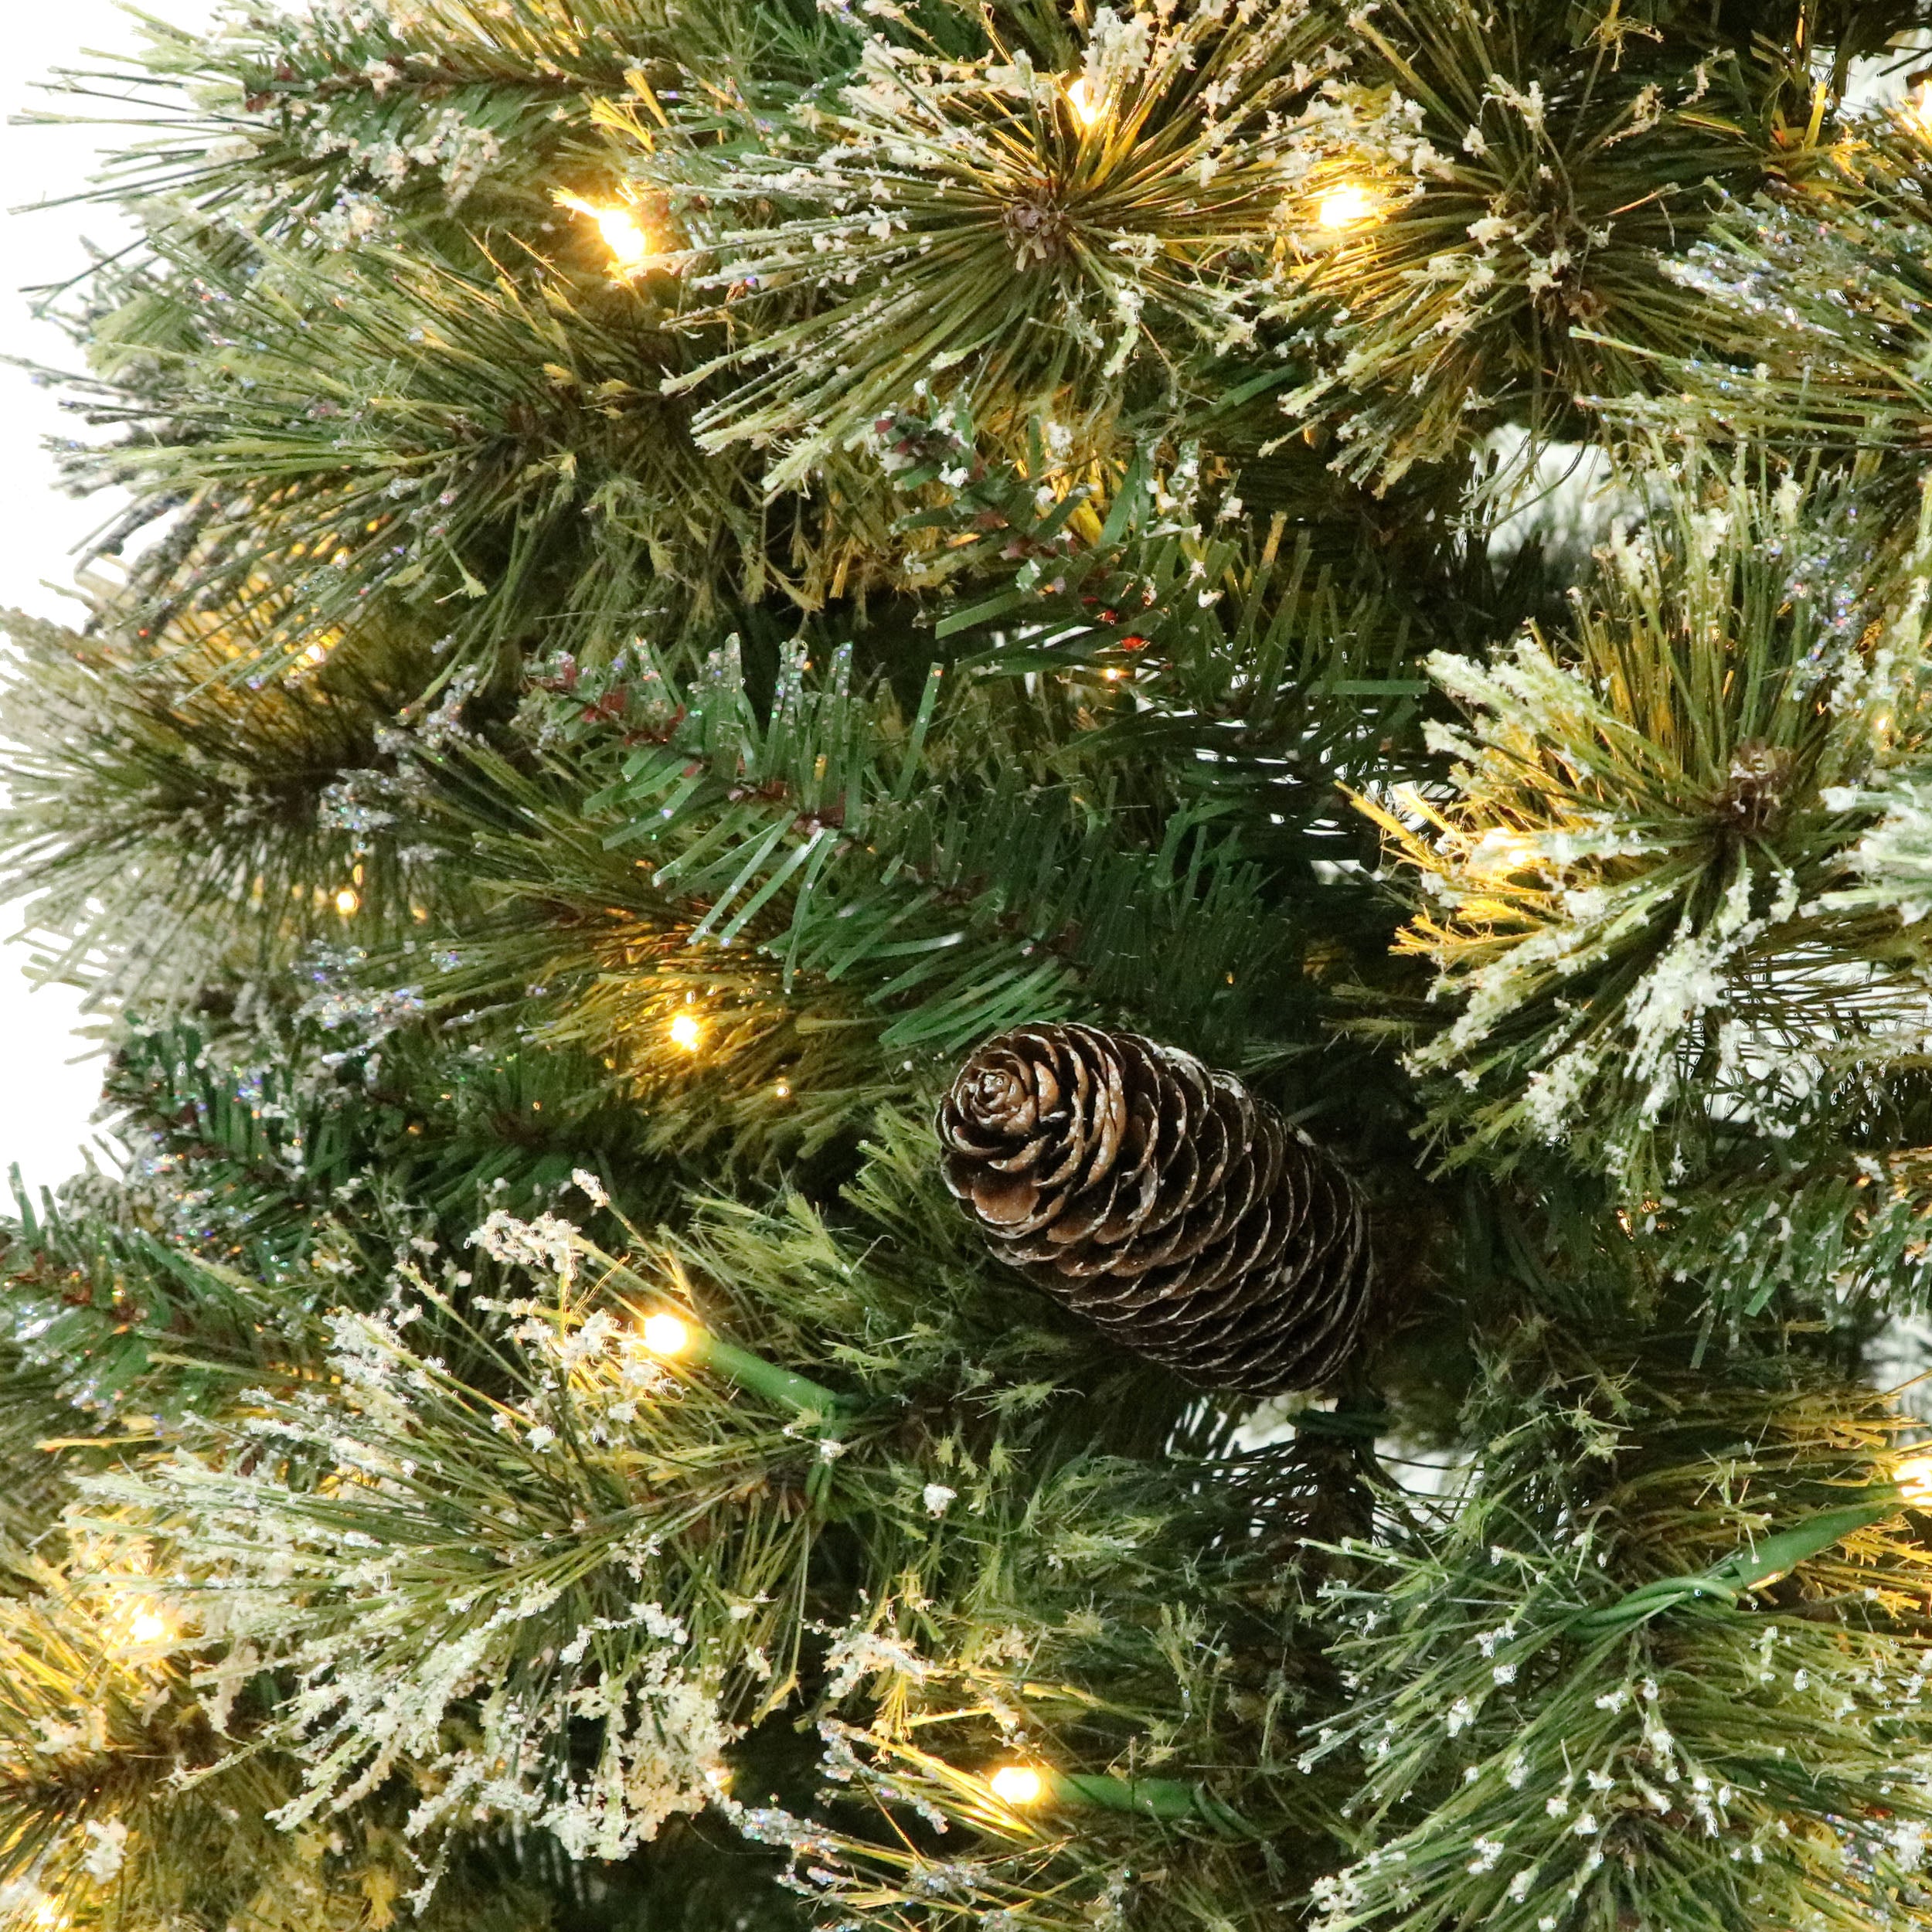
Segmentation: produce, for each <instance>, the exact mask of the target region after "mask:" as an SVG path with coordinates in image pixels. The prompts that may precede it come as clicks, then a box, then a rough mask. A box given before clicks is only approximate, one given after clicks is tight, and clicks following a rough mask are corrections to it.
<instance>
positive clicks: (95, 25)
mask: <svg viewBox="0 0 1932 1932" xmlns="http://www.w3.org/2000/svg"><path fill="white" fill-rule="evenodd" d="M145 4H146V5H147V8H148V11H149V12H151V13H153V14H155V15H158V17H160V18H162V19H167V20H168V21H170V22H173V23H175V24H176V25H178V26H185V27H197V26H205V25H206V23H207V22H208V20H209V18H210V17H211V15H212V14H213V10H214V7H213V0H145ZM4 11H5V15H6V39H7V49H6V59H5V62H4V63H0V117H5V120H6V121H9V122H11V121H12V120H13V119H14V117H16V116H18V115H21V114H32V113H46V112H53V113H61V114H68V113H74V112H77V111H94V112H98V113H100V114H111V113H112V112H114V108H113V107H112V105H111V104H107V103H100V102H97V103H94V104H93V106H92V107H91V108H90V107H88V104H85V103H80V102H72V101H66V100H62V99H61V98H60V97H59V96H56V95H53V94H47V93H45V92H43V91H42V90H40V89H39V87H36V85H35V83H36V82H37V81H39V80H41V79H43V77H45V76H46V75H47V73H49V70H52V69H53V68H54V67H56V66H97V65H100V63H97V62H94V61H90V60H87V59H86V58H85V57H84V56H83V49H90V48H92V49H104V50H114V51H119V52H126V51H128V50H129V49H132V48H133V47H134V46H137V45H138V32H137V29H136V27H135V25H134V22H133V21H132V20H131V19H129V17H128V15H126V14H125V13H124V12H121V10H120V9H118V8H117V7H116V6H114V5H111V0H59V3H58V4H56V5H46V4H41V3H40V0H4ZM119 138H121V136H120V135H119V134H117V131H116V130H114V129H113V128H98V127H60V128H32V127H15V126H12V125H7V126H0V203H4V204H5V212H4V213H0V356H18V357H22V358H24V359H30V360H32V361H36V362H40V363H43V364H46V365H50V366H54V367H57V368H70V367H72V366H73V360H74V356H73V350H72V349H71V348H70V345H68V343H67V342H66V338H65V337H64V336H63V335H61V334H60V332H59V331H58V330H56V329H55V328H53V327H52V326H51V325H48V324H46V323H37V322H36V321H33V320H32V318H31V315H30V313H29V311H30V308H31V303H30V301H29V298H27V297H26V296H25V295H23V294H21V293H19V291H22V290H25V289H29V288H32V287H37V286H41V285H43V284H52V283H55V282H58V281H62V280H63V279H65V278H66V277H68V276H70V275H72V274H73V273H74V272H75V271H76V270H78V269H80V268H81V267H83V266H84V265H85V264H86V262H87V259H88V257H87V250H86V249H85V247H83V236H85V237H87V238H90V239H91V240H94V242H96V243H99V244H100V245H102V246H104V247H113V246H116V245H117V244H118V243H119V242H120V241H121V240H123V239H124V236H125V232H126V231H125V230H124V229H123V228H122V226H121V225H120V223H118V222H117V219H116V218H115V216H114V214H113V213H112V212H111V210H109V209H103V208H98V207H94V206H78V207H77V206H66V207H56V208H52V209H36V208H35V206H34V204H36V203H38V202H46V201H51V200H56V199H59V198H60V196H64V195H68V194H71V193H73V192H74V191H75V190H76V189H78V188H79V187H80V186H81V185H82V184H83V182H84V181H85V179H86V178H87V175H89V174H90V173H91V172H93V170H94V166H95V165H96V162H95V156H96V154H97V151H98V150H99V149H100V148H102V147H103V146H104V145H113V144H114V143H115V142H116V141H117V140H118V139H119ZM23 205H24V206H23ZM68 434H72V428H71V426H70V424H69V423H67V422H66V419H65V418H64V417H63V415H62V413H61V412H60V410H59V409H58V407H57V406H56V402H55V399H54V397H53V395H52V394H51V393H49V391H48V390H46V389H43V388H37V387H36V386H34V385H33V383H32V382H31V380H30V379H29V377H28V376H26V374H24V373H23V372H22V371H21V370H19V369H13V368H7V367H0V607H13V608H15V609H20V610H26V611H32V612H33V613H35V614H36V615H37V616H41V617H63V616H72V615H73V614H75V613H76V612H77V609H78V607H77V605H76V604H74V603H73V600H72V598H71V597H63V596H62V595H61V594H60V591H59V590H58V588H56V587H57V586H59V585H60V584H63V583H66V582H68V581H69V580H70V579H71V577H72V574H73V560H72V559H71V557H70V554H69V553H70V552H71V551H72V550H73V549H74V547H75V546H77V545H78V544H80V543H83V541H84V540H85V539H86V538H87V536H88V534H89V533H90V532H91V531H93V530H94V529H95V528H96V527H97V526H98V525H99V524H100V523H101V522H103V521H104V520H105V519H106V518H107V515H109V514H110V512H111V507H112V506H111V505H110V504H109V503H108V502H106V501H104V500H102V499H100V498H96V499H93V500H91V501H90V502H85V503H77V502H73V500H72V499H70V498H68V497H66V496H64V495H62V494H61V493H60V492H59V491H58V490H57V489H56V488H55V487H54V481H53V467H52V464H50V462H49V459H48V458H47V457H46V455H45V454H44V453H43V451H42V448H41V444H42V442H43V439H45V438H46V437H49V436H65V435H68ZM18 926H19V910H18V909H17V908H15V907H5V906H0V936H10V935H12V934H13V933H15V931H16V930H17V929H18ZM24 952H25V949H24V948H23V947H21V946H19V945H17V944H8V945H5V946H0V1202H4V1177H5V1171H6V1169H7V1168H9V1166H11V1165H12V1164H13V1163H15V1162H18V1163H19V1165H20V1168H21V1170H22V1174H23V1175H24V1177H25V1178H26V1181H27V1182H28V1184H29V1186H32V1187H38V1186H42V1185H46V1184H48V1183H49V1182H54V1181H57V1180H59V1179H61V1178H62V1177H63V1175H67V1174H70V1173H72V1172H74V1170H75V1169H76V1168H78V1167H79V1166H80V1159H81V1155H80V1150H81V1148H82V1146H83V1144H84V1143H86V1142H87V1141H90V1139H91V1138H92V1131H91V1130H90V1128H89V1126H88V1116H89V1115H90V1114H91V1113H92V1111H93V1110H94V1101H95V1097H96V1094H97V1089H98V1087H99V1084H100V1069H99V1065H98V1063H97V1062H94V1061H90V1060H87V1059H86V1058H84V1057H80V1056H86V1055H87V1054H88V1053H90V1043H89V1042H88V1041H87V1040H86V1039H84V1038H81V1037H78V1036H77V1034H76V1032H75V1029H76V1028H77V1026H83V1025H84V1024H85V1022H84V1020H83V1016H82V1015H81V1014H80V1003H79V1000H78V998H77V995H74V994H73V993H72V992H70V991H69V990H68V989H66V988H63V987H57V986H56V987H44V988H41V989H39V991H37V992H36V991H32V990H31V989H30V988H29V983H28V981H27V980H26V978H25V977H24V975H22V971H21V961H22V957H23V956H24Z"/></svg>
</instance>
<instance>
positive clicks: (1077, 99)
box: [1066, 74, 1107, 128]
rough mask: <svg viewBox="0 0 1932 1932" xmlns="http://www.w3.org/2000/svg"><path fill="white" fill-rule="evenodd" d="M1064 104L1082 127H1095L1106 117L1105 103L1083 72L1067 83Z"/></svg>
mask: <svg viewBox="0 0 1932 1932" xmlns="http://www.w3.org/2000/svg"><path fill="white" fill-rule="evenodd" d="M1066 104H1067V106H1068V107H1071V108H1072V109H1073V118H1074V119H1075V120H1076V121H1078V122H1079V123H1080V125H1081V126H1082V127H1083V128H1097V127H1098V126H1099V125H1100V123H1101V122H1102V121H1104V120H1105V119H1106V118H1107V103H1106V101H1105V100H1104V99H1103V98H1102V97H1101V95H1100V90H1099V89H1098V88H1097V87H1095V86H1094V83H1093V82H1092V81H1091V80H1088V78H1087V76H1086V75H1085V74H1082V75H1081V76H1080V77H1079V78H1078V79H1077V80H1074V81H1072V82H1071V83H1069V85H1068V87H1067V90H1066Z"/></svg>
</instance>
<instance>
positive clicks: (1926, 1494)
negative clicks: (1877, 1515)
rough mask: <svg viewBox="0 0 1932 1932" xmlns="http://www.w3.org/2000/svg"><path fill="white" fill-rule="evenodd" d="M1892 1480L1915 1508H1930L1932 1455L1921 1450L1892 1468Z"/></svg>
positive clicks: (1931, 1505)
mask: <svg viewBox="0 0 1932 1932" xmlns="http://www.w3.org/2000/svg"><path fill="white" fill-rule="evenodd" d="M1892 1480H1893V1481H1894V1482H1896V1484H1897V1485H1898V1486H1899V1488H1900V1489H1901V1490H1902V1491H1903V1492H1904V1495H1905V1500H1906V1502H1909V1503H1911V1504H1912V1505H1914V1506H1915V1507H1916V1508H1918V1509H1927V1508H1932V1453H1928V1452H1927V1451H1923V1450H1921V1451H1919V1453H1918V1454H1916V1455H1910V1456H1907V1457H1906V1458H1905V1459H1904V1461H1902V1462H1900V1463H1896V1464H1894V1465H1893V1470H1892Z"/></svg>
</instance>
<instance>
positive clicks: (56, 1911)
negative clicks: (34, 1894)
mask: <svg viewBox="0 0 1932 1932" xmlns="http://www.w3.org/2000/svg"><path fill="white" fill-rule="evenodd" d="M33 1922H34V1923H35V1924H36V1925H39V1926H46V1927H53V1926H56V1925H60V1924H62V1923H64V1921H63V1919H62V1918H61V1916H60V1906H57V1905H56V1904H55V1903H54V1902H53V1900H52V1899H44V1898H43V1900H41V1901H40V1903H39V1904H38V1905H36V1906H35V1907H34V1908H33Z"/></svg>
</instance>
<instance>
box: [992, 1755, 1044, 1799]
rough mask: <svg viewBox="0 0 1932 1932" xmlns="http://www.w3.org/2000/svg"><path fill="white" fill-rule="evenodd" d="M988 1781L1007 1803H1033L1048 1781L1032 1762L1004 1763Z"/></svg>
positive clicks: (995, 1794) (995, 1792)
mask: <svg viewBox="0 0 1932 1932" xmlns="http://www.w3.org/2000/svg"><path fill="white" fill-rule="evenodd" d="M986 1782H987V1783H988V1784H989V1785H990V1786H992V1792H993V1795H994V1797H995V1798H998V1800H999V1801H1001V1803H1002V1804H1034V1803H1036V1801H1038V1800H1039V1797H1040V1795H1041V1794H1042V1793H1043V1791H1045V1790H1046V1780H1045V1779H1044V1778H1043V1777H1041V1776H1040V1774H1039V1772H1038V1771H1036V1770H1034V1769H1033V1767H1032V1765H1030V1764H1002V1766H1001V1767H999V1769H998V1770H996V1771H995V1772H994V1774H992V1777H989V1778H988V1780H987V1781H986Z"/></svg>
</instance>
